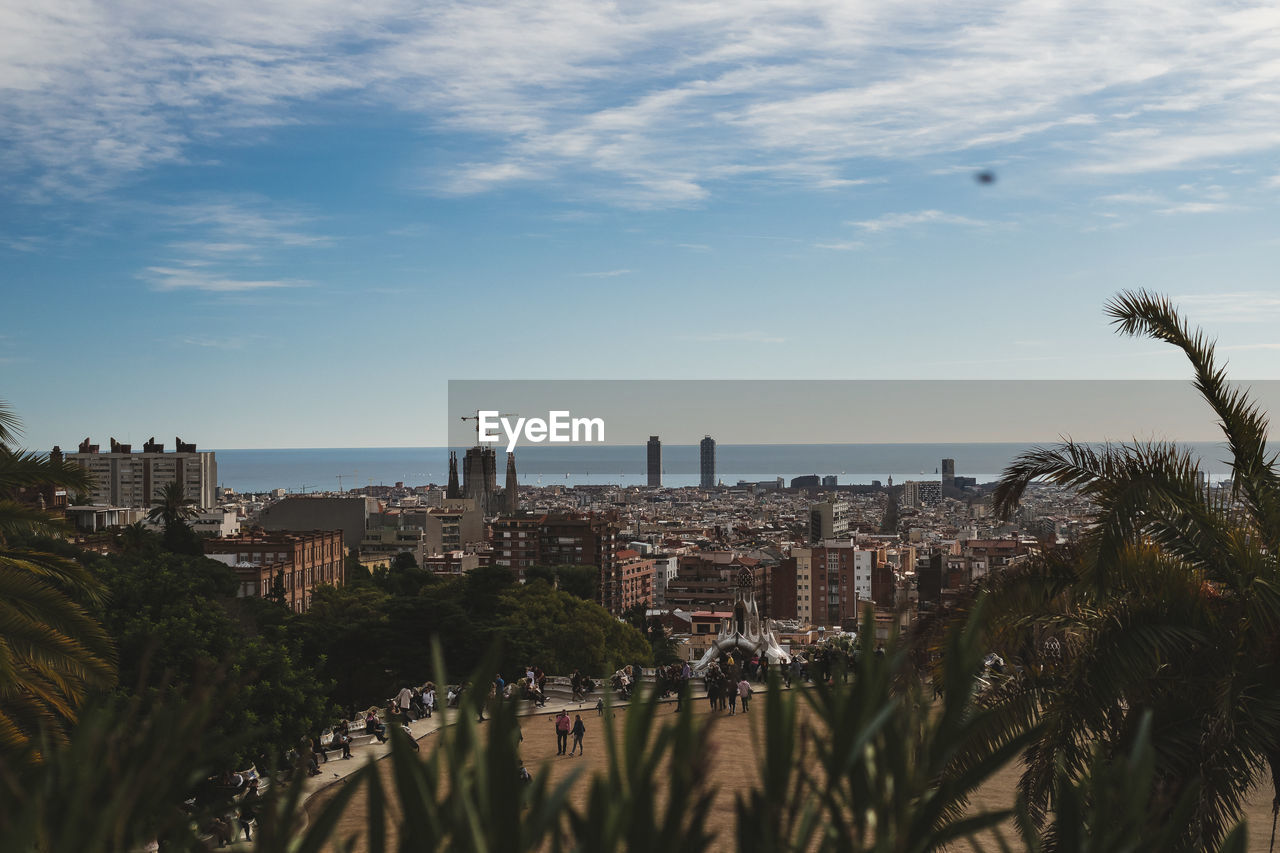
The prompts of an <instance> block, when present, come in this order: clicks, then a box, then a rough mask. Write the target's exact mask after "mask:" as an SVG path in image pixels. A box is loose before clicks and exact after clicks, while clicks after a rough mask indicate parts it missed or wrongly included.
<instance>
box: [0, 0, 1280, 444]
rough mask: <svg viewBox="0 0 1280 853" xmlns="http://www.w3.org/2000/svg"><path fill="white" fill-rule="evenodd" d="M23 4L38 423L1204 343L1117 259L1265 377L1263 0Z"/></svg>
mask: <svg viewBox="0 0 1280 853" xmlns="http://www.w3.org/2000/svg"><path fill="white" fill-rule="evenodd" d="M6 20H7V23H8V26H6V27H5V28H4V31H3V35H0V44H2V45H3V48H4V49H3V50H0V57H3V58H0V115H3V116H4V118H5V126H6V129H7V133H6V134H5V137H6V139H5V141H6V142H7V143H8V145H7V146H6V148H7V153H6V156H5V157H4V158H0V176H3V178H4V181H3V183H2V184H0V186H2V187H3V188H2V189H0V196H2V197H3V199H4V202H5V204H4V207H3V213H0V265H3V268H4V269H5V271H6V272H5V274H4V281H5V296H6V308H7V309H8V310H7V311H6V316H7V318H8V321H7V322H0V398H3V399H5V400H6V401H7V402H8V403H9V404H11V406H12V407H13V408H14V410H15V411H16V412H18V413H19V414H20V415H21V416H22V418H23V421H24V425H25V429H26V432H25V435H24V439H23V443H24V444H25V445H27V446H30V447H32V448H36V449H47V448H48V447H51V446H52V445H53V444H63V445H64V446H65V444H66V443H68V442H71V441H72V440H73V438H74V439H75V440H78V439H79V438H82V437H83V435H84V434H86V433H87V434H92V435H93V436H94V438H95V439H96V440H100V441H103V442H105V441H106V438H107V436H108V435H110V434H111V431H112V430H115V432H116V437H117V438H119V439H121V440H132V441H134V442H140V441H141V439H143V438H145V437H146V435H151V434H157V435H170V436H171V435H177V434H188V433H191V434H195V433H199V434H200V440H201V441H202V444H203V445H204V446H209V447H289V446H302V447H307V446H331V447H332V446H338V447H343V446H417V445H421V444H427V443H431V442H428V441H426V440H425V439H426V438H427V437H428V431H427V430H424V428H423V426H422V425H423V424H424V423H432V422H433V420H432V419H433V418H436V417H437V416H438V414H439V413H440V412H442V411H443V410H444V409H445V407H446V388H447V382H448V381H449V380H450V379H457V378H459V377H471V378H485V377H489V378H494V377H507V376H511V375H513V374H515V375H517V376H520V377H524V378H565V379H567V378H581V377H587V378H651V377H654V376H671V377H677V376H678V377H691V378H706V379H735V378H739V379H740V378H770V379H792V378H826V379H840V378H854V379H861V378H873V377H876V378H880V377H883V378H891V379H960V378H1007V379H1022V378H1036V379H1064V378H1071V379H1090V378H1101V377H1125V378H1162V379H1173V378H1178V379H1185V378H1187V376H1188V372H1187V368H1186V365H1185V362H1184V360H1183V359H1182V358H1181V356H1180V355H1179V354H1178V353H1176V352H1174V351H1172V349H1171V348H1168V347H1160V346H1153V345H1151V344H1150V343H1149V342H1141V341H1134V340H1125V339H1120V338H1117V337H1116V336H1114V335H1113V333H1112V330H1111V328H1110V325H1109V323H1108V321H1107V319H1106V317H1105V315H1104V313H1103V310H1102V307H1103V304H1104V303H1105V301H1106V300H1107V299H1108V298H1110V297H1111V296H1112V295H1114V294H1115V293H1116V292H1117V291H1119V290H1121V289H1123V288H1128V287H1133V286H1147V287H1150V288H1153V289H1156V290H1159V291H1161V292H1164V293H1167V294H1168V295H1169V296H1170V297H1171V298H1172V299H1173V300H1174V301H1175V302H1176V303H1177V304H1178V306H1179V307H1180V309H1181V310H1182V311H1183V312H1184V314H1185V315H1186V317H1187V318H1188V319H1189V321H1190V322H1191V323H1193V324H1194V325H1197V326H1202V327H1203V328H1205V329H1206V331H1207V332H1208V333H1209V334H1210V335H1211V336H1215V337H1217V338H1218V339H1219V340H1220V350H1221V353H1222V355H1223V356H1226V357H1228V358H1229V359H1230V362H1231V374H1232V376H1234V377H1239V378H1241V379H1248V378H1255V379H1274V378H1277V377H1280V344H1277V343H1276V342H1275V340H1274V335H1273V334H1272V333H1271V329H1273V328H1274V326H1275V322H1276V321H1277V320H1280V294H1278V292H1277V289H1276V287H1275V284H1274V268H1275V260H1276V250H1277V242H1276V241H1277V239H1278V238H1277V235H1276V230H1275V229H1276V224H1277V222H1276V216H1275V213H1274V210H1275V203H1276V200H1277V194H1278V193H1280V174H1277V171H1278V170H1277V167H1276V165H1275V155H1276V153H1277V151H1278V150H1280V118H1278V117H1277V115H1276V113H1275V110H1274V106H1273V103H1272V98H1273V94H1274V91H1275V90H1276V86H1277V85H1278V84H1280V69H1278V68H1277V67H1276V66H1275V65H1274V63H1273V62H1272V61H1271V60H1272V59H1273V57H1274V55H1275V50H1276V47H1277V46H1278V45H1280V10H1277V9H1275V8H1273V7H1271V6H1269V5H1265V4H1254V5H1239V4H1227V3H1221V4H1209V3H1190V2H1188V3H1183V4H1173V5H1170V4H1168V3H1161V4H1159V5H1156V4H1150V5H1149V6H1144V5H1141V4H1139V5H1134V4H1128V5H1125V6H1122V7H1120V6H1117V7H1116V8H1078V7H1070V6H1068V7H1062V6H1055V5H1051V4H1046V3H1041V2H1021V3H1014V4H981V3H979V4H965V5H964V6H962V7H954V6H951V5H949V4H942V3H929V2H919V3H905V4H897V5H894V6H892V7H884V8H873V7H867V8H863V7H855V6H848V5H847V4H813V5H812V6H809V7H804V8H797V7H795V6H793V5H790V4H785V3H781V2H779V3H772V2H762V3H758V4H751V5H749V6H743V5H741V4H727V3H726V4H715V3H707V4H699V5H697V6H693V7H689V6H686V5H684V4H668V3H653V4H647V5H646V6H644V7H642V8H636V9H623V8H621V7H616V6H610V5H599V4H589V3H558V4H555V5H553V6H546V5H545V4H525V5H520V4H515V5H511V6H508V7H505V8H504V9H503V10H502V13H501V14H498V13H496V12H495V10H494V9H492V8H490V7H486V6H475V5H464V4H455V3H441V4H438V5H437V6H435V7H432V9H431V10H430V13H429V14H423V13H422V12H421V10H416V9H412V8H410V7H407V6H404V5H401V4H399V3H396V2H388V3H378V4H374V5H373V6H369V7H362V9H361V10H360V11H359V12H358V13H357V12H355V11H353V10H352V9H350V8H349V7H346V6H341V5H337V4H329V5H326V4H319V5H314V4H313V5H306V4H300V3H294V2H287V0H286V2H280V3H278V4H273V5H271V6H270V7H268V8H263V7H262V6H261V5H260V4H249V3H245V2H242V0H232V2H228V3H223V4H217V5H216V6H207V5H195V4H184V3H176V4H170V5H166V6H163V7H154V8H152V7H147V6H145V5H144V6H136V7H129V8H110V7H108V6H106V5H104V4H95V3H84V4H79V5H74V6H72V7H67V8H64V9H60V10H58V11H56V12H55V11H52V10H49V9H47V8H44V7H41V6H40V5H38V4H34V3H33V4H29V5H26V6H23V5H22V4H20V5H19V7H17V8H15V9H14V10H13V11H12V13H11V14H10V15H9V16H8V17H7V19H6ZM1082 32H1084V33H1093V34H1103V35H1102V36H1101V37H1098V38H1088V39H1084V38H1079V37H1078V34H1079V33H1082ZM977 176H989V177H990V178H992V179H991V180H987V179H985V177H984V179H983V180H975V177H977ZM639 294H643V298H642V299H641V298H637V296H638V295H639ZM566 304H572V305H573V306H574V308H575V310H574V311H573V312H566V311H565V310H564V308H565V305H566ZM632 329H634V330H636V331H637V332H639V331H641V330H643V338H642V341H643V346H644V348H645V354H644V357H643V358H637V357H636V353H635V351H634V348H632V347H625V346H619V342H620V339H621V336H622V335H624V334H626V332H628V331H631V330H632ZM406 377H412V380H411V382H412V387H413V393H412V394H404V393H403V392H404V390H405V387H406V385H405V382H406ZM360 395H365V399H373V400H381V401H387V403H388V405H387V406H386V407H385V410H380V411H378V412H377V413H376V415H377V416H375V417H370V416H369V411H368V409H367V408H366V406H364V405H353V404H352V401H353V400H356V399H357V398H358V397H360ZM86 420H88V421H90V422H89V423H84V422H85V421H86ZM81 424H84V425H83V426H81ZM68 430H71V431H72V434H71V435H67V432H68ZM144 431H145V434H146V435H143V432H144ZM77 433H79V435H76V434H77ZM120 433H124V434H123V435H122V434H120Z"/></svg>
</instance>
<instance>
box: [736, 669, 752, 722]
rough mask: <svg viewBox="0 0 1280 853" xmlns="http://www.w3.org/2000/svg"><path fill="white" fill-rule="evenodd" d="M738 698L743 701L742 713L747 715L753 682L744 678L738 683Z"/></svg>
mask: <svg viewBox="0 0 1280 853" xmlns="http://www.w3.org/2000/svg"><path fill="white" fill-rule="evenodd" d="M738 697H739V698H741V699H742V713H744V714H745V713H747V703H748V702H749V701H750V700H751V682H750V681H747V679H746V678H745V677H744V678H743V679H742V680H741V681H739V682H738Z"/></svg>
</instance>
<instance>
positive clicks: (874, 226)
mask: <svg viewBox="0 0 1280 853" xmlns="http://www.w3.org/2000/svg"><path fill="white" fill-rule="evenodd" d="M935 223H936V224H939V225H966V226H969V227H971V228H981V227H985V226H988V225H990V224H991V223H990V222H983V221H982V220H980V219H970V218H969V217H967V216H957V215H956V214H954V213H944V212H942V211H941V210H920V211H917V212H915V213H886V214H885V215H884V216H879V217H876V218H875V219H863V220H859V221H855V222H849V223H847V224H849V225H852V226H854V227H856V228H861V229H862V230H864V231H870V232H871V233H873V234H874V233H877V232H880V231H890V230H893V229H895V228H909V227H911V226H913V225H928V224H935Z"/></svg>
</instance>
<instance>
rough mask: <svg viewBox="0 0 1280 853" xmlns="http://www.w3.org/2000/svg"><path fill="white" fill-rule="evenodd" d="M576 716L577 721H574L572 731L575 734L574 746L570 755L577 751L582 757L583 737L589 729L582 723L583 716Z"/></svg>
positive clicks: (570, 749)
mask: <svg viewBox="0 0 1280 853" xmlns="http://www.w3.org/2000/svg"><path fill="white" fill-rule="evenodd" d="M574 716H575V717H577V719H576V720H574V722H573V729H572V730H571V731H572V732H573V746H572V747H570V748H569V754H570V755H573V751H574V750H575V749H576V750H577V751H578V755H582V736H583V735H585V734H586V733H587V727H586V725H584V724H583V722H582V715H581V714H575V715H574Z"/></svg>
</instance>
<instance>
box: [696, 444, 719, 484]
mask: <svg viewBox="0 0 1280 853" xmlns="http://www.w3.org/2000/svg"><path fill="white" fill-rule="evenodd" d="M700 447H701V451H700V453H699V459H698V462H699V465H698V469H699V471H700V472H701V474H702V488H704V489H714V488H715V485H716V440H715V439H714V438H712V437H711V436H707V437H706V438H704V439H702V444H701V445H700Z"/></svg>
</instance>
